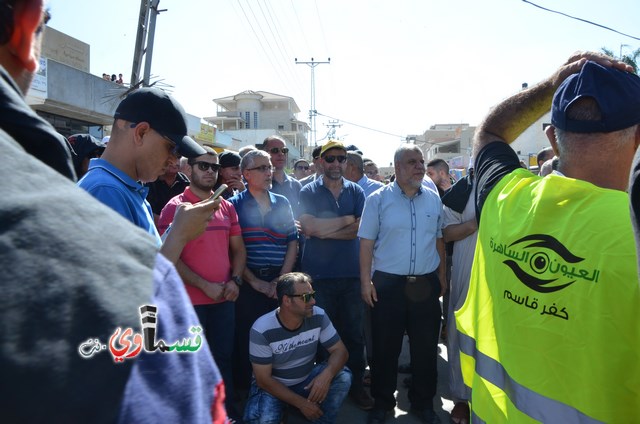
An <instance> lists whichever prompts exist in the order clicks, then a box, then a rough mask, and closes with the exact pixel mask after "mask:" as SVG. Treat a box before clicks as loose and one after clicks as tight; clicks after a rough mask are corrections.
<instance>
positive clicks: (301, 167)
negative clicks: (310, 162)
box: [296, 165, 309, 171]
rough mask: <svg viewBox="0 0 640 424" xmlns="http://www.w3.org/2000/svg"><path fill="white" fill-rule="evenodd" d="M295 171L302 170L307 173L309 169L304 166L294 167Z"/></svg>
mask: <svg viewBox="0 0 640 424" xmlns="http://www.w3.org/2000/svg"><path fill="white" fill-rule="evenodd" d="M296 169H298V170H300V169H304V170H305V171H308V170H309V167H308V166H304V165H298V166H296Z"/></svg>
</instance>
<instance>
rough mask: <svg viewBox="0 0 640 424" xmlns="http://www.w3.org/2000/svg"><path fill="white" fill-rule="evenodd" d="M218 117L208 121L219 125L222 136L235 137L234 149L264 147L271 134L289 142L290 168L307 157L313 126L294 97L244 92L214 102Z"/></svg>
mask: <svg viewBox="0 0 640 424" xmlns="http://www.w3.org/2000/svg"><path fill="white" fill-rule="evenodd" d="M213 101H214V102H215V103H216V105H217V112H216V116H211V117H206V118H204V119H205V120H207V121H208V122H210V123H212V124H214V125H216V127H217V132H218V134H220V133H222V134H227V135H229V136H231V137H232V139H233V142H232V146H230V147H229V148H230V149H232V150H239V149H240V148H241V147H244V146H247V145H251V144H253V145H259V144H262V142H263V141H264V139H265V138H266V137H268V136H270V135H273V134H278V135H280V136H281V137H282V138H284V139H285V140H286V141H287V147H288V148H289V166H291V165H292V163H293V162H294V161H295V160H296V159H298V158H300V157H304V155H305V153H306V151H305V150H306V148H307V136H308V134H309V124H308V123H307V122H304V121H300V120H298V118H297V114H298V113H300V108H299V107H298V105H297V104H296V102H295V100H294V99H293V98H292V97H288V96H282V95H280V94H274V93H269V92H266V91H243V92H242V93H238V94H236V95H233V96H228V97H221V98H219V99H214V100H213Z"/></svg>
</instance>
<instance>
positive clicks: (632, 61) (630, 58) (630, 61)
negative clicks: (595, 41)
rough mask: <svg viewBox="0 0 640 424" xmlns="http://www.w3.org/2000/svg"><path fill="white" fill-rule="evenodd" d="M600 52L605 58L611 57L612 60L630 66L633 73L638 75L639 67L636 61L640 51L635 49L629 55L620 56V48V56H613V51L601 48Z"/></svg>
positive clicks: (639, 56) (639, 57)
mask: <svg viewBox="0 0 640 424" xmlns="http://www.w3.org/2000/svg"><path fill="white" fill-rule="evenodd" d="M600 50H601V51H602V53H604V54H606V55H607V56H611V57H612V58H614V59H618V60H621V61H623V62H624V63H626V64H627V65H630V66H631V67H632V68H633V71H634V72H635V73H636V74H638V70H639V66H640V64H638V59H640V49H636V50H634V51H632V52H631V53H629V54H622V48H620V55H617V54H615V53H614V52H613V50H611V49H608V48H606V47H602V48H601V49H600Z"/></svg>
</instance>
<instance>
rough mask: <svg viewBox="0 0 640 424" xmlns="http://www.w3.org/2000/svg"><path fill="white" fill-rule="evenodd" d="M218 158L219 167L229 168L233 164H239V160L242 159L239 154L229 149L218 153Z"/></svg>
mask: <svg viewBox="0 0 640 424" xmlns="http://www.w3.org/2000/svg"><path fill="white" fill-rule="evenodd" d="M218 159H219V161H220V167H221V168H231V167H233V166H239V165H240V161H241V160H242V158H241V157H240V155H239V154H237V153H236V152H230V151H226V152H222V153H220V155H219V156H218Z"/></svg>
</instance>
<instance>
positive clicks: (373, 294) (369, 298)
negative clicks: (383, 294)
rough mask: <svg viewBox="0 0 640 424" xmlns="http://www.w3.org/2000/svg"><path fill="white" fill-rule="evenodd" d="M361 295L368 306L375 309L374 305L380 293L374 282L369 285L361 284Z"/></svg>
mask: <svg viewBox="0 0 640 424" xmlns="http://www.w3.org/2000/svg"><path fill="white" fill-rule="evenodd" d="M360 295H361V296H362V300H363V301H364V303H366V304H367V305H369V306H371V307H372V308H373V303H374V302H377V301H378V292H377V291H376V286H374V285H373V282H372V281H369V282H368V283H360Z"/></svg>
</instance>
